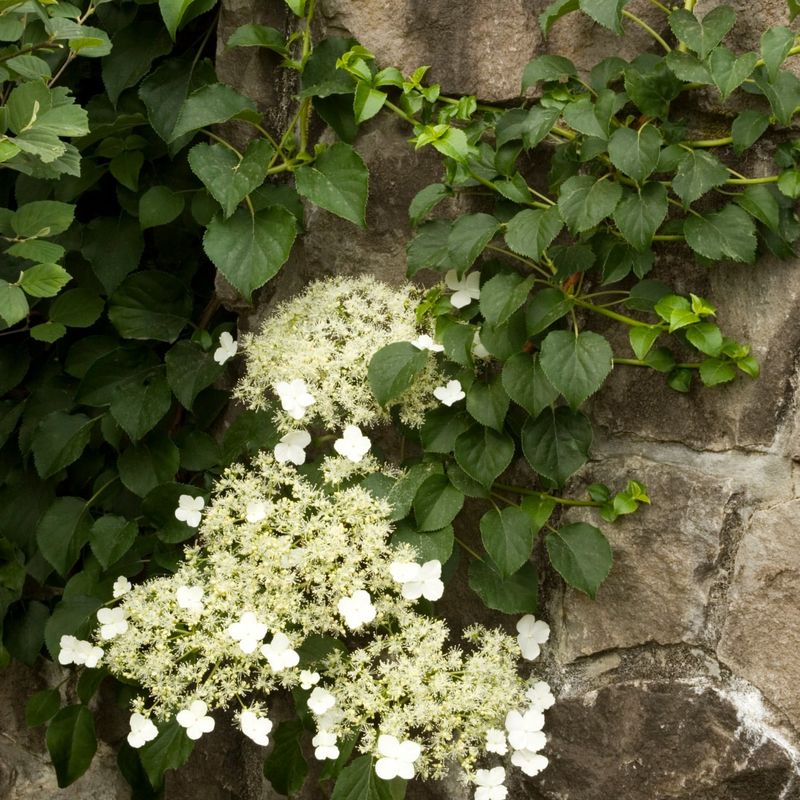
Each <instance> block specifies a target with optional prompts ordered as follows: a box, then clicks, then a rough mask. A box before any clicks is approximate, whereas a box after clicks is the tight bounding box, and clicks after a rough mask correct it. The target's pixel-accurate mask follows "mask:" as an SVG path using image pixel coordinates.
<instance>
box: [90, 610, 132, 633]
mask: <svg viewBox="0 0 800 800" xmlns="http://www.w3.org/2000/svg"><path fill="white" fill-rule="evenodd" d="M126 616H127V612H126V611H125V609H124V608H122V607H121V606H119V607H117V608H101V609H100V610H99V611H98V612H97V621H98V622H99V623H100V638H101V639H113V638H114V637H115V636H121V635H122V634H123V633H125V631H127V630H128V621H127V620H126V619H125V617H126Z"/></svg>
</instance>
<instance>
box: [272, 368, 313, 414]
mask: <svg viewBox="0 0 800 800" xmlns="http://www.w3.org/2000/svg"><path fill="white" fill-rule="evenodd" d="M275 394H277V395H278V399H279V400H280V401H281V407H282V408H283V410H284V411H285V412H286V413H287V414H288V415H289V416H290V417H292V419H303V417H304V416H305V414H306V409H307V408H308V407H309V406H310V405H312V404H313V403H314V396H313V395H312V394H310V393H309V391H308V387H307V386H306V382H305V381H304V380H302V379H301V378H295V379H294V380H293V381H278V383H276V384H275Z"/></svg>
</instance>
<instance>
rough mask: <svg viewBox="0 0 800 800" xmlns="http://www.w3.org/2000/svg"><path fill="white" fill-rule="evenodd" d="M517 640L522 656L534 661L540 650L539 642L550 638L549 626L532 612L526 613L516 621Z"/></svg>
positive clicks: (542, 642) (541, 642)
mask: <svg viewBox="0 0 800 800" xmlns="http://www.w3.org/2000/svg"><path fill="white" fill-rule="evenodd" d="M517 632H518V633H519V636H517V642H518V643H519V649H520V650H521V651H522V657H523V658H525V659H527V660H528V661H534V660H535V659H537V658H538V657H539V653H540V652H541V648H540V647H539V645H540V644H544V643H545V642H546V641H547V640H548V639H549V638H550V626H549V625H548V624H547V623H546V622H542V620H537V619H536V617H534V616H533V614H526V615H525V616H524V617H522V619H520V621H519V622H518V623H517Z"/></svg>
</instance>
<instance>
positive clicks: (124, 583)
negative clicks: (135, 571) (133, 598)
mask: <svg viewBox="0 0 800 800" xmlns="http://www.w3.org/2000/svg"><path fill="white" fill-rule="evenodd" d="M132 588H133V587H132V586H131V582H130V581H129V580H128V579H127V578H126V577H125V576H124V575H120V576H119V578H117V579H116V580H115V581H114V585H113V586H112V587H111V591H112V592H113V594H114V597H115V598H116V597H122V595H124V594H127V593H128V592H129V591H130V590H131V589H132Z"/></svg>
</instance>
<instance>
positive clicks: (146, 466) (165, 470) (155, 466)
mask: <svg viewBox="0 0 800 800" xmlns="http://www.w3.org/2000/svg"><path fill="white" fill-rule="evenodd" d="M179 465H180V452H179V451H178V448H177V447H176V446H175V445H174V444H173V443H172V441H171V440H170V439H169V437H168V436H166V435H165V434H161V433H157V434H154V435H152V436H149V437H148V438H147V439H146V440H145V441H143V442H139V443H138V444H133V445H131V446H130V447H128V448H127V449H126V450H125V451H124V452H123V453H122V454H121V455H120V457H119V458H118V459H117V469H118V470H119V477H120V480H121V481H122V483H123V485H124V486H125V488H126V489H129V490H130V491H131V492H133V493H134V494H136V495H139V497H144V496H145V495H147V494H148V493H149V492H151V491H152V490H153V489H155V488H156V486H159V485H160V484H162V483H166V482H167V481H171V480H173V479H174V477H175V473H176V472H177V471H178V467H179ZM176 507H177V505H176Z"/></svg>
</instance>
